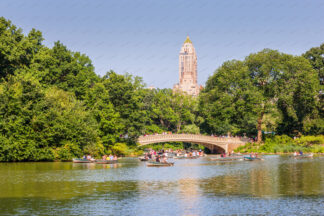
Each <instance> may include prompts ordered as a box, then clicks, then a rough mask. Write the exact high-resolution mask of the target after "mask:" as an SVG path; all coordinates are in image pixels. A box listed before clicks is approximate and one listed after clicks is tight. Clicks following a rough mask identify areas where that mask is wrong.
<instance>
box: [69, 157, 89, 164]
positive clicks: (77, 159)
mask: <svg viewBox="0 0 324 216" xmlns="http://www.w3.org/2000/svg"><path fill="white" fill-rule="evenodd" d="M92 162H93V161H91V160H88V159H81V158H75V159H73V163H92Z"/></svg>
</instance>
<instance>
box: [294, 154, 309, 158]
mask: <svg viewBox="0 0 324 216" xmlns="http://www.w3.org/2000/svg"><path fill="white" fill-rule="evenodd" d="M313 156H314V155H313V154H303V155H293V156H292V157H294V158H296V159H299V158H312V157H313Z"/></svg>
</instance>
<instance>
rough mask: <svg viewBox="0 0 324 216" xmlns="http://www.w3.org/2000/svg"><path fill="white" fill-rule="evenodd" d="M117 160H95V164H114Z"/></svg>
mask: <svg viewBox="0 0 324 216" xmlns="http://www.w3.org/2000/svg"><path fill="white" fill-rule="evenodd" d="M117 162H118V161H117V160H96V161H95V163H96V164H116V163H117Z"/></svg>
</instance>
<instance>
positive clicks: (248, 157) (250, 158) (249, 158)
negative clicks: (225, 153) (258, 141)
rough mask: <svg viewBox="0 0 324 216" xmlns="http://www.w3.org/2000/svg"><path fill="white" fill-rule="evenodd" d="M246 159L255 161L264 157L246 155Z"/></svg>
mask: <svg viewBox="0 0 324 216" xmlns="http://www.w3.org/2000/svg"><path fill="white" fill-rule="evenodd" d="M244 160H247V161H255V160H263V158H259V157H250V156H245V157H244Z"/></svg>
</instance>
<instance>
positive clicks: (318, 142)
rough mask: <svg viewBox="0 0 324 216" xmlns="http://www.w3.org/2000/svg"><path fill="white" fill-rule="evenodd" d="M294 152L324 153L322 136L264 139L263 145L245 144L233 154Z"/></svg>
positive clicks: (323, 138)
mask: <svg viewBox="0 0 324 216" xmlns="http://www.w3.org/2000/svg"><path fill="white" fill-rule="evenodd" d="M294 151H303V152H312V153H324V136H323V135H320V136H301V137H298V138H291V137H289V136H287V135H281V136H273V137H269V138H266V139H265V142H264V143H261V144H258V143H247V144H246V145H244V146H240V147H239V148H237V149H236V150H235V152H241V153H250V152H257V153H275V154H282V153H292V152H294Z"/></svg>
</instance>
